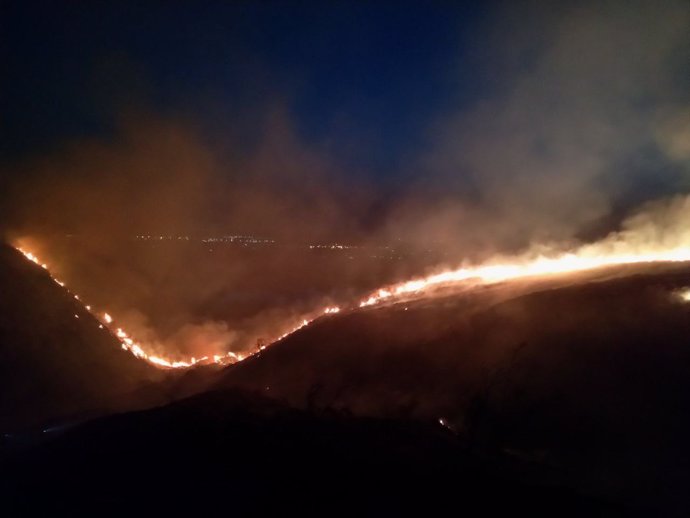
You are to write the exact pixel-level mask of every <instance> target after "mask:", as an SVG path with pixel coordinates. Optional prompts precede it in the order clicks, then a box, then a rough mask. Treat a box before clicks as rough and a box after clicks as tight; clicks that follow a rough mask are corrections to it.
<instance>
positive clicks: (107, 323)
mask: <svg viewBox="0 0 690 518" xmlns="http://www.w3.org/2000/svg"><path fill="white" fill-rule="evenodd" d="M16 249H17V250H18V251H19V252H21V253H22V254H23V255H24V257H26V258H27V259H28V260H29V261H31V262H32V263H35V264H37V265H38V266H40V267H41V268H43V269H44V270H46V271H47V272H48V274H49V275H50V277H51V279H53V281H54V282H55V283H56V284H58V285H60V286H61V287H62V288H64V289H66V290H67V292H68V293H70V294H71V295H72V296H73V297H74V299H75V300H77V301H80V302H81V300H80V298H79V295H76V294H74V293H72V292H71V291H70V290H69V289H68V288H67V287H66V286H65V283H64V282H62V281H60V280H59V279H57V278H56V277H55V276H53V275H52V274H51V272H50V270H49V269H48V265H47V264H46V263H43V262H41V261H40V260H39V259H38V257H36V255H34V254H33V253H31V252H28V251H26V250H24V249H23V248H21V247H16ZM82 306H83V308H84V310H85V311H86V312H88V313H90V314H91V315H92V316H93V317H94V318H96V319H97V320H98V321H99V322H100V324H99V327H100V328H101V329H105V328H107V329H108V330H109V331H110V332H111V333H112V334H113V335H115V336H116V337H117V339H118V340H119V342H120V346H121V347H122V349H123V350H125V351H128V352H130V353H131V354H132V355H134V356H135V357H136V358H139V359H141V360H145V361H147V362H148V363H150V364H151V365H154V366H156V367H160V368H166V369H184V368H189V367H193V366H194V365H197V364H218V365H226V364H230V363H235V362H238V361H242V360H244V359H246V358H248V357H250V356H253V355H254V354H256V353H257V352H260V351H263V350H264V349H266V347H267V345H261V346H259V347H258V348H257V350H256V351H255V352H254V353H251V354H247V355H242V354H240V353H234V352H232V351H230V352H227V353H225V354H216V355H213V356H203V357H200V358H195V357H191V358H188V359H176V358H166V357H163V356H161V355H160V354H155V353H152V352H149V351H147V350H146V345H145V344H142V343H140V342H138V341H137V340H136V339H134V338H133V337H131V336H129V335H128V333H127V332H126V331H124V330H123V329H122V328H121V327H117V326H115V325H114V319H113V317H112V316H111V315H110V314H109V313H108V312H106V311H104V312H102V313H97V312H96V311H94V310H92V308H91V306H90V305H87V304H83V303H82ZM339 312H340V308H339V307H337V306H329V307H326V308H324V309H323V310H322V311H321V312H319V313H318V314H316V315H313V316H311V317H309V318H304V319H302V320H301V321H300V322H299V323H298V324H297V325H295V326H294V327H293V328H292V329H290V330H289V331H287V332H285V333H283V334H282V335H280V336H279V337H278V338H276V339H275V340H274V341H273V342H271V343H276V342H278V341H280V340H282V339H283V338H285V337H286V336H288V335H291V334H292V333H294V332H295V331H298V330H299V329H302V328H303V327H305V326H307V325H309V324H310V323H311V322H312V321H313V320H315V319H316V318H318V317H319V316H321V315H333V314H335V313H339ZM74 317H75V318H79V315H77V314H75V315H74ZM268 345H270V344H268Z"/></svg>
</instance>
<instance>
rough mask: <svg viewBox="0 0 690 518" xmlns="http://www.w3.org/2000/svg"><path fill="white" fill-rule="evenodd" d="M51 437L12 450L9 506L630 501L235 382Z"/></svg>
mask: <svg viewBox="0 0 690 518" xmlns="http://www.w3.org/2000/svg"><path fill="white" fill-rule="evenodd" d="M46 434H47V435H52V436H53V437H51V438H46V439H44V441H45V442H43V443H41V444H34V445H33V446H31V447H27V446H25V448H24V449H23V450H22V449H18V450H15V451H14V452H13V453H12V454H9V455H8V456H7V458H6V459H5V463H4V468H3V476H2V489H3V498H2V504H1V505H2V508H3V511H4V512H3V516H74V515H88V516H151V515H153V516H165V515H169V514H173V515H176V514H181V513H188V515H191V516H203V515H206V514H212V515H221V514H222V515H227V516H246V515H261V516H266V515H269V514H274V513H276V514H288V513H290V514H292V513H294V514H296V515H297V516H303V515H318V516H330V515H359V516H373V515H378V516H399V515H401V514H408V513H410V512H413V511H414V512H416V513H418V514H419V515H423V516H428V515H429V514H431V513H432V512H437V513H442V514H451V515H456V514H465V513H468V512H470V513H471V514H477V515H478V514H481V515H487V514H489V515H494V514H496V515H498V514H504V513H511V514H513V513H516V512H517V513H524V512H529V513H531V514H532V515H534V514H537V515H540V516H541V515H543V516H547V515H549V516H554V515H558V516H620V515H623V514H624V512H625V509H624V508H622V507H621V506H619V505H613V504H611V503H608V502H605V501H603V500H601V499H595V498H592V497H586V496H583V495H581V494H577V493H575V492H574V491H572V490H569V489H566V488H563V487H559V486H558V485H553V484H550V483H548V482H547V477H546V475H547V474H546V473H539V471H540V470H539V469H537V472H536V473H530V471H531V470H534V469H535V468H534V467H530V466H528V465H527V464H517V463H516V464H514V465H508V464H504V463H503V462H502V461H501V459H493V458H485V457H483V456H481V455H480V454H478V453H476V452H473V451H470V450H468V448H467V447H466V445H465V444H464V443H463V442H462V441H460V440H459V439H458V437H457V436H456V435H455V434H454V433H453V432H451V431H450V430H448V429H447V428H445V427H443V426H441V425H440V424H439V423H437V422H423V421H409V420H391V419H389V420H384V419H373V418H354V417H352V416H349V415H344V414H336V413H332V412H325V413H318V414H315V413H306V412H302V411H297V410H291V409H288V408H286V407H284V406H283V405H280V404H278V403H276V402H275V401H272V400H269V399H266V398H264V397H262V396H259V395H256V394H247V393H240V392H236V391H230V392H228V391H225V392H212V393H207V394H204V395H201V396H196V397H194V398H191V399H187V400H183V401H180V402H178V403H175V404H172V405H170V406H167V407H164V408H158V409H154V410H149V411H142V412H136V413H130V414H123V415H116V416H112V417H107V418H101V419H98V420H96V421H93V422H90V423H88V424H85V425H82V426H80V427H78V428H76V429H73V430H68V431H60V430H55V431H48V432H46ZM518 471H520V472H523V473H522V475H523V476H521V477H520V476H518ZM530 478H532V479H534V480H530Z"/></svg>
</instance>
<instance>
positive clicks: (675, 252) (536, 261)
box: [17, 241, 690, 369]
mask: <svg viewBox="0 0 690 518" xmlns="http://www.w3.org/2000/svg"><path fill="white" fill-rule="evenodd" d="M611 247H612V248H613V249H612V250H610V249H609V248H611ZM17 250H19V251H20V252H21V253H22V254H24V256H25V257H26V258H27V259H29V260H30V261H32V262H33V263H35V264H37V265H39V266H40V267H41V268H43V269H44V270H46V271H47V272H48V274H49V275H51V278H52V279H53V280H54V281H55V282H56V283H57V284H59V285H60V286H61V287H63V288H65V289H66V290H67V291H68V292H69V289H68V288H66V287H65V284H64V283H63V282H61V281H60V280H58V279H56V278H55V277H53V276H52V274H51V273H50V271H49V270H48V266H47V265H46V264H45V263H42V262H41V261H40V260H39V259H38V257H36V256H35V255H34V254H33V253H31V252H28V251H25V250H23V249H22V248H17ZM688 261H690V246H675V247H668V248H663V247H661V248H660V249H655V250H651V251H649V250H635V249H630V248H629V247H627V245H625V244H621V243H618V242H615V241H614V242H612V243H611V242H606V241H604V242H602V243H596V244H594V245H588V246H585V247H582V248H581V249H579V250H578V251H576V252H569V253H563V254H560V255H555V256H546V255H539V256H536V257H534V256H532V257H529V256H524V257H522V258H518V259H514V260H513V261H512V262H495V263H489V264H485V265H481V266H476V267H463V268H458V269H455V270H447V271H444V272H440V273H436V274H433V275H430V276H428V277H422V278H418V279H413V280H410V281H405V282H401V283H399V284H394V285H391V286H388V287H385V288H381V289H378V290H376V291H375V292H373V293H371V294H370V295H368V296H367V297H366V298H365V299H363V300H362V301H360V302H359V307H361V308H365V307H371V306H376V305H380V304H384V303H387V302H395V301H397V300H399V299H403V298H409V297H425V296H429V295H432V294H433V293H434V292H435V290H437V289H438V288H441V287H445V286H450V285H454V284H458V283H471V284H472V285H481V284H484V285H487V284H493V283H497V282H501V281H508V280H516V279H522V278H529V277H544V276H549V275H558V274H566V273H576V272H583V271H587V270H594V269H598V268H604V267H610V266H622V265H633V264H643V263H675V262H688ZM70 293H71V292H70ZM679 296H680V297H681V298H682V299H684V300H690V289H688V290H686V291H684V292H682V293H680V294H679ZM74 298H75V299H76V300H79V296H78V295H76V294H74ZM82 305H83V306H84V309H85V310H86V311H88V312H89V313H91V314H92V315H93V316H94V317H95V318H96V319H98V320H99V321H100V322H101V326H106V327H107V328H108V329H109V330H110V331H111V332H112V333H113V334H114V335H115V336H116V337H117V339H118V340H119V341H120V344H121V346H122V349H124V350H125V351H129V352H130V353H132V354H133V355H134V356H135V357H137V358H140V359H142V360H145V361H147V362H149V363H150V364H151V365H154V366H156V367H161V368H171V369H179V368H188V367H192V366H194V365H196V364H199V363H204V364H208V363H215V364H221V365H223V364H228V363H234V362H238V361H242V360H244V359H246V358H248V357H250V356H253V355H254V354H257V353H259V352H260V351H263V350H264V349H266V347H268V346H270V345H273V344H275V343H277V342H279V341H281V340H283V339H284V338H285V337H287V336H289V335H291V334H293V333H294V332H296V331H298V330H300V329H302V328H303V327H306V326H308V325H309V324H311V323H312V322H313V321H314V320H316V319H317V318H319V317H321V316H325V315H332V314H335V313H339V312H340V311H341V308H340V307H338V306H330V307H326V308H323V309H322V310H320V311H318V312H316V313H314V314H312V316H311V317H309V318H304V319H303V320H302V321H301V322H299V323H298V324H297V325H296V326H295V327H294V328H292V329H290V330H289V331H287V332H286V333H283V334H282V335H281V336H279V337H278V338H276V339H275V340H274V341H273V342H271V343H269V344H267V345H261V346H260V347H259V348H258V349H257V350H256V351H255V352H253V353H250V354H247V355H245V356H243V355H241V354H239V353H234V352H228V353H226V354H224V355H214V356H212V357H208V356H204V357H202V358H194V357H192V358H190V359H187V360H179V359H171V358H163V357H161V356H159V355H155V354H151V353H147V352H146V350H145V347H143V346H142V344H140V343H138V342H137V341H136V340H135V339H133V338H132V337H131V336H129V335H128V334H127V333H126V332H125V331H124V330H123V329H122V328H120V327H114V325H113V322H114V320H113V318H112V317H111V316H110V315H109V314H108V313H105V312H104V313H101V314H100V315H99V314H97V313H96V312H94V311H92V310H91V306H88V305H85V304H84V303H82ZM355 307H356V306H355ZM75 317H77V318H78V316H77V315H75Z"/></svg>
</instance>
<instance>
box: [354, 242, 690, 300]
mask: <svg viewBox="0 0 690 518" xmlns="http://www.w3.org/2000/svg"><path fill="white" fill-rule="evenodd" d="M598 248H599V246H597V245H596V244H595V245H589V246H587V247H583V248H582V249H580V250H579V251H576V252H570V253H565V254H561V255H556V256H554V257H547V256H537V257H525V258H522V259H520V258H518V259H516V260H514V262H512V263H507V262H506V263H501V262H496V263H492V264H486V265H482V266H476V267H467V268H458V269H457V270H448V271H445V272H441V273H437V274H434V275H430V276H428V277H423V278H419V279H414V280H411V281H406V282H402V283H400V284H395V285H392V286H389V287H386V288H381V289H379V290H377V291H375V292H374V293H372V294H370V295H369V296H368V297H367V298H365V299H364V300H362V301H361V302H360V303H359V306H360V307H367V306H375V305H377V304H382V303H384V302H390V301H394V300H396V299H399V298H405V297H410V296H413V297H414V296H420V297H423V296H426V295H428V294H429V293H431V292H433V291H434V290H435V289H437V288H440V287H444V286H449V285H452V284H456V283H461V282H466V283H472V284H477V285H478V284H492V283H496V282H501V281H507V280H513V279H520V278H528V277H544V276H549V275H558V274H565V273H576V272H583V271H586V270H594V269H597V268H604V267H607V266H622V265H631V264H643V263H658V262H685V261H690V247H688V246H679V247H676V248H672V249H670V250H656V251H655V250H652V251H643V252H637V253H635V252H633V251H628V252H625V251H622V252H620V253H616V252H613V253H604V250H597V249H598ZM602 248H605V247H602ZM597 252H599V253H597Z"/></svg>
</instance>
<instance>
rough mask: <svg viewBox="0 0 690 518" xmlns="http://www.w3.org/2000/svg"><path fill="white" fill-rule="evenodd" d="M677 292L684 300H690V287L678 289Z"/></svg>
mask: <svg viewBox="0 0 690 518" xmlns="http://www.w3.org/2000/svg"><path fill="white" fill-rule="evenodd" d="M676 294H677V295H678V296H679V297H680V299H681V300H682V301H684V302H690V288H683V289H682V290H678V291H677V292H676Z"/></svg>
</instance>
